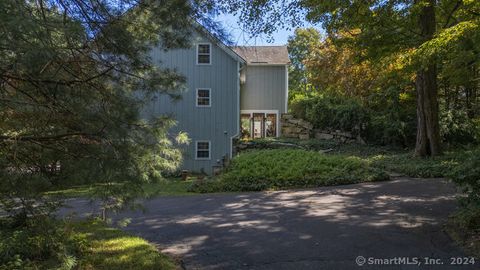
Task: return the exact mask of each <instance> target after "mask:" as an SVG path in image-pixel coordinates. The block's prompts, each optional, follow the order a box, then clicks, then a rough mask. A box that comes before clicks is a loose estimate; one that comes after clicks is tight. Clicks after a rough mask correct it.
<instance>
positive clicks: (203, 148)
mask: <svg viewBox="0 0 480 270" xmlns="http://www.w3.org/2000/svg"><path fill="white" fill-rule="evenodd" d="M195 151H196V158H197V159H210V142H209V141H197V143H196V149H195Z"/></svg>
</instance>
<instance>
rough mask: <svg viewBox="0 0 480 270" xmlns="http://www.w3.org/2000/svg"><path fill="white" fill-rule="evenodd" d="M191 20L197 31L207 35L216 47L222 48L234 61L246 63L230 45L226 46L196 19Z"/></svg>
mask: <svg viewBox="0 0 480 270" xmlns="http://www.w3.org/2000/svg"><path fill="white" fill-rule="evenodd" d="M191 21H192V24H193V27H194V28H195V29H196V30H198V31H199V32H201V33H203V34H204V35H205V37H207V38H208V39H210V41H212V42H213V43H215V44H216V45H217V46H218V47H220V49H222V50H223V51H224V52H225V53H227V54H228V55H229V56H230V57H232V58H233V59H235V60H236V61H238V62H240V63H242V64H245V63H247V61H246V60H245V59H244V58H242V57H241V56H240V55H238V53H236V52H235V51H234V50H233V49H232V48H231V47H228V46H227V45H225V43H223V42H222V41H221V40H220V39H218V38H217V37H215V36H214V35H212V33H210V31H208V30H207V28H205V27H204V26H203V25H201V24H200V23H198V22H197V21H195V20H193V19H192V20H191Z"/></svg>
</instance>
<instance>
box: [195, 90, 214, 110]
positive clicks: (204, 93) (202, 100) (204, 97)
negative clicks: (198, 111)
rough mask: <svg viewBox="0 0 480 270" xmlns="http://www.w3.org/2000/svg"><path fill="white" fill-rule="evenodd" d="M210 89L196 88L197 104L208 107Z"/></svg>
mask: <svg viewBox="0 0 480 270" xmlns="http://www.w3.org/2000/svg"><path fill="white" fill-rule="evenodd" d="M210 94H211V90H210V89H197V106H198V107H210Z"/></svg>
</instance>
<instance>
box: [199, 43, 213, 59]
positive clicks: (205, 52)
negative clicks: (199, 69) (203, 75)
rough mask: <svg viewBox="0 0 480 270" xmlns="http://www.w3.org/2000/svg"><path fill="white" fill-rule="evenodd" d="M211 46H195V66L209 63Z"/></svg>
mask: <svg viewBox="0 0 480 270" xmlns="http://www.w3.org/2000/svg"><path fill="white" fill-rule="evenodd" d="M211 51H212V46H211V44H198V46H197V64H210V63H211V61H212V60H211Z"/></svg>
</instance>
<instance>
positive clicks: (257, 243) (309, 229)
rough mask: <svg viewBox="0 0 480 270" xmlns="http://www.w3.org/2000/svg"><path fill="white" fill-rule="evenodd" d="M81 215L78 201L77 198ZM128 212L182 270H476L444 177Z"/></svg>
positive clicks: (158, 201) (178, 201)
mask: <svg viewBox="0 0 480 270" xmlns="http://www.w3.org/2000/svg"><path fill="white" fill-rule="evenodd" d="M70 203H71V204H72V206H75V208H76V211H85V209H87V208H84V207H85V205H82V204H83V203H84V202H83V201H82V200H78V199H75V200H72V201H71V202H70ZM145 206H146V208H147V210H146V212H144V213H143V212H128V213H122V214H121V215H118V216H116V217H115V218H114V219H121V218H124V217H129V218H131V219H132V220H131V223H130V224H129V225H128V226H127V227H126V228H125V229H126V230H128V231H130V232H131V233H134V234H137V235H139V236H141V237H144V238H146V239H148V240H149V241H151V242H153V243H155V244H157V245H158V246H159V248H160V249H161V250H162V251H163V252H166V253H170V254H174V255H177V256H179V258H181V259H182V260H183V264H184V266H185V268H186V269H359V267H358V266H357V264H356V263H355V259H356V257H357V256H364V257H366V258H368V257H375V258H379V259H384V258H395V257H410V258H411V260H414V259H413V258H414V257H417V258H420V262H421V263H424V261H423V258H424V257H429V258H435V259H437V258H438V259H442V260H443V263H444V265H442V266H435V267H434V266H426V265H421V266H420V267H418V266H413V265H410V266H405V265H396V266H389V267H385V266H378V267H374V266H372V265H365V266H364V267H363V268H366V269H478V267H479V265H478V263H477V264H476V265H474V266H463V267H458V266H451V265H450V258H451V257H456V256H464V254H463V253H462V252H461V251H460V249H459V248H457V247H455V246H454V244H453V242H452V240H451V239H450V238H449V237H448V236H447V235H446V234H445V233H444V232H443V224H444V223H445V221H446V219H447V217H448V215H449V214H450V213H452V212H453V211H454V210H455V207H456V203H455V189H454V187H453V185H451V184H449V183H448V182H446V181H445V180H442V179H408V178H399V179H396V180H394V181H390V182H376V183H362V184H356V185H348V186H339V187H325V188H318V189H313V190H299V191H281V192H263V193H242V194H210V195H199V196H189V197H163V198H155V199H152V200H149V201H147V202H145Z"/></svg>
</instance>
